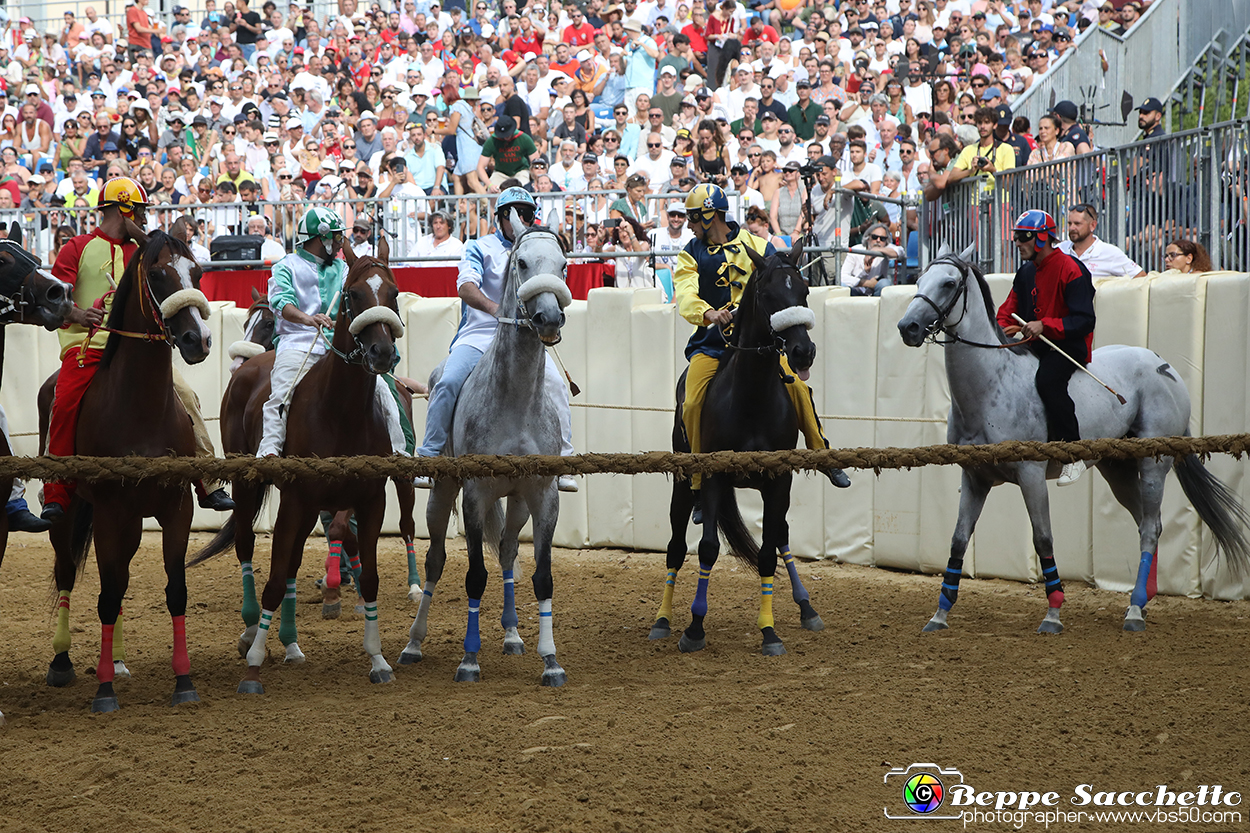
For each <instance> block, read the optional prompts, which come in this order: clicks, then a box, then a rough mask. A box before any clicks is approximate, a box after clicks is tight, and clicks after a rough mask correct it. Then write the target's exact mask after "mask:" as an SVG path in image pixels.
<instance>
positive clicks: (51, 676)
mask: <svg viewBox="0 0 1250 833" xmlns="http://www.w3.org/2000/svg"><path fill="white" fill-rule="evenodd" d="M77 676H78V675H77V674H75V673H74V663H72V662H70V659H69V653H68V652H62V653H59V654H57V655H56V656H55V657H53V658H52V662H51V664H50V665H48V677H47V682H48V685H50V686H52V687H53V688H65V686H67V685H69V684H70V683H72V682H74V680H75V678H76V677H77Z"/></svg>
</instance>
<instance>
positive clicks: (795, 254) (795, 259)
mask: <svg viewBox="0 0 1250 833" xmlns="http://www.w3.org/2000/svg"><path fill="white" fill-rule="evenodd" d="M802 261H803V240H802V239H799V240H798V241H797V242H796V243H795V244H794V248H792V249H790V265H791V266H793V267H794V268H795V269H798V268H799V263H801V262H802Z"/></svg>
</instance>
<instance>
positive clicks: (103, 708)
mask: <svg viewBox="0 0 1250 833" xmlns="http://www.w3.org/2000/svg"><path fill="white" fill-rule="evenodd" d="M121 707H122V706H121V703H118V702H117V697H116V696H109V697H97V698H95V699H94V700H92V701H91V711H92V713H93V714H108V713H109V712H115V711H118V710H119V709H121Z"/></svg>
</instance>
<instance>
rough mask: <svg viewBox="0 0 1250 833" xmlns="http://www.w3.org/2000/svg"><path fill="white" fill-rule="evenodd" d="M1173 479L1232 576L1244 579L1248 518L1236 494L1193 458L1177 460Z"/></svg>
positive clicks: (1248, 563)
mask: <svg viewBox="0 0 1250 833" xmlns="http://www.w3.org/2000/svg"><path fill="white" fill-rule="evenodd" d="M1176 477H1177V479H1179V480H1180V481H1181V488H1182V489H1184V490H1185V497H1187V498H1189V502H1190V503H1192V504H1193V505H1194V509H1197V510H1198V517H1200V518H1202V522H1203V523H1205V524H1206V525H1207V527H1208V528H1209V529H1210V530H1211V532H1212V533H1213V534H1214V535H1215V541H1216V543H1217V544H1218V545H1219V549H1221V550H1223V551H1224V558H1225V559H1226V560H1227V561H1228V562H1229V564H1230V565H1231V566H1232V568H1233V572H1235V573H1237V574H1238V575H1245V574H1246V572H1247V569H1248V568H1250V539H1247V537H1246V527H1247V526H1250V514H1248V513H1247V512H1246V507H1244V506H1243V505H1242V504H1241V500H1240V499H1239V498H1238V497H1237V493H1236V492H1234V491H1233V490H1232V489H1230V488H1228V486H1226V485H1225V484H1224V483H1222V482H1221V481H1220V480H1219V479H1218V478H1217V477H1215V475H1213V474H1211V472H1209V471H1207V468H1206V466H1204V465H1202V461H1201V460H1199V459H1198V457H1197V455H1195V454H1189V455H1186V456H1185V457H1180V458H1177V460H1176Z"/></svg>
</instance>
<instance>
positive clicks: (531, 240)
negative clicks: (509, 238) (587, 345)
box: [500, 208, 573, 344]
mask: <svg viewBox="0 0 1250 833" xmlns="http://www.w3.org/2000/svg"><path fill="white" fill-rule="evenodd" d="M510 219H511V222H512V228H514V229H518V228H522V229H525V230H524V231H522V232H521V233H520V234H518V235H517V236H516V240H515V242H514V243H513V244H512V252H511V254H509V256H508V267H507V275H506V276H505V285H504V292H503V302H502V303H501V304H500V313H501V314H502V315H503V316H504V317H508V318H511V319H512V320H515V321H520V322H524V323H525V324H526V325H527V326H528V327H530V328H531V329H533V331H534V332H535V333H536V334H537V335H538V338H539V340H541V341H542V343H543V344H558V343H559V341H560V328H561V327H563V326H564V308H565V307H567V306H568V305H569V304H571V303H572V302H573V295H572V294H571V293H570V292H569V287H568V284H567V283H565V278H564V273H565V268H566V260H565V257H564V247H563V245H561V243H560V238H559V236H558V235H557V234H556V233H555V232H554V231H552V230H551V229H549V228H547V227H546V226H540V225H533V226H530V227H529V228H525V225H524V223H523V222H522V221H521V216H520V214H519V213H518V212H517V210H516V209H515V208H514V209H512V216H511V218H510Z"/></svg>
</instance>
